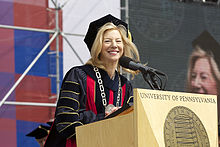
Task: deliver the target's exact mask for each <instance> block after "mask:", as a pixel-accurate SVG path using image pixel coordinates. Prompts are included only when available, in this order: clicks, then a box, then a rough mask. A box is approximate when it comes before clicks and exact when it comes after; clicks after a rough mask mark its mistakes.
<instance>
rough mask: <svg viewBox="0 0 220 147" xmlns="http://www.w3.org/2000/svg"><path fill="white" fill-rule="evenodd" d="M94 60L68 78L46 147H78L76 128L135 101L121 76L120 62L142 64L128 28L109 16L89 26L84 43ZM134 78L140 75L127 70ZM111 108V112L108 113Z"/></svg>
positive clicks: (72, 72)
mask: <svg viewBox="0 0 220 147" xmlns="http://www.w3.org/2000/svg"><path fill="white" fill-rule="evenodd" d="M84 41H85V43H86V45H87V47H88V49H89V51H90V54H91V58H90V59H89V60H88V61H87V63H86V64H85V65H82V66H77V67H73V68H72V69H70V70H69V71H68V72H67V74H66V75H65V77H64V79H63V82H62V86H61V90H60V96H59V100H58V103H57V107H56V112H55V120H54V123H53V126H52V129H51V131H50V134H49V136H48V138H47V140H46V143H45V147H66V146H71V147H74V146H76V133H75V127H77V126H80V125H83V124H87V123H91V122H94V121H98V120H101V119H103V118H104V117H105V116H106V115H109V114H110V113H112V112H113V111H116V110H117V109H119V108H120V107H122V106H124V105H127V104H128V103H129V102H131V101H132V97H133V88H132V85H131V83H130V82H129V81H128V80H127V79H126V78H125V77H124V76H122V75H120V73H119V68H120V66H119V64H118V61H119V58H120V57H121V56H128V57H130V58H132V59H134V60H136V61H139V53H138V50H137V48H136V46H135V45H134V43H133V42H132V41H131V35H130V34H129V31H128V25H127V24H126V23H125V22H123V21H121V20H120V19H118V18H116V17H114V16H112V15H110V14H109V15H106V16H104V17H102V18H100V19H98V20H96V21H93V22H91V23H90V25H89V29H88V31H87V34H86V36H85V39H84ZM123 69H124V70H125V71H126V72H130V73H131V74H132V75H135V74H136V73H137V72H135V71H132V70H129V69H125V68H123ZM108 105H111V106H113V107H110V112H107V111H106V108H107V109H108V107H109V106H108Z"/></svg>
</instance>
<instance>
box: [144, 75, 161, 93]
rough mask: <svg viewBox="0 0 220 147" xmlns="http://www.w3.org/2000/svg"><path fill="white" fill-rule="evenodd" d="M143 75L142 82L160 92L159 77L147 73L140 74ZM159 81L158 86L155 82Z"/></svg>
mask: <svg viewBox="0 0 220 147" xmlns="http://www.w3.org/2000/svg"><path fill="white" fill-rule="evenodd" d="M141 73H142V75H143V78H144V80H145V81H146V82H147V83H148V85H149V86H150V87H151V89H153V90H162V80H161V79H160V77H159V76H158V75H157V74H156V73H155V72H154V73H148V72H141ZM148 75H149V77H148ZM158 79H159V80H160V83H161V84H160V85H159V84H158V81H157V80H158Z"/></svg>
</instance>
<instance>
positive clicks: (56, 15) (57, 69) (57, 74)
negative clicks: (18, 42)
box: [55, 0, 60, 101]
mask: <svg viewBox="0 0 220 147" xmlns="http://www.w3.org/2000/svg"><path fill="white" fill-rule="evenodd" d="M55 9H56V11H55V21H56V28H55V30H56V31H57V32H59V33H60V28H59V10H60V7H59V5H58V1H57V0H56V1H55ZM59 60H60V53H59V36H57V37H56V93H57V100H58V97H59V91H60V61H59ZM57 100H56V101H57Z"/></svg>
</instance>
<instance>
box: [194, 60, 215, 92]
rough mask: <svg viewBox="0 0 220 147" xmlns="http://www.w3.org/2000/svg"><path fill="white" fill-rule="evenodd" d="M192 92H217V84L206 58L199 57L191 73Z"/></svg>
mask: <svg viewBox="0 0 220 147" xmlns="http://www.w3.org/2000/svg"><path fill="white" fill-rule="evenodd" d="M191 87H192V92H195V93H201V94H215V95H216V94H217V84H216V81H215V79H214V77H213V74H212V72H211V67H210V64H209V61H208V59H207V58H199V59H198V60H197V61H196V62H195V65H194V68H193V70H192V73H191Z"/></svg>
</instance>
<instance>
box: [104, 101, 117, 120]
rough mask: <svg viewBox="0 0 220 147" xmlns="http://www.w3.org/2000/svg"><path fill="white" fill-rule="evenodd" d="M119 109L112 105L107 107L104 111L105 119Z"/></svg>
mask: <svg viewBox="0 0 220 147" xmlns="http://www.w3.org/2000/svg"><path fill="white" fill-rule="evenodd" d="M120 108H121V107H115V106H114V105H112V104H110V105H108V106H107V107H106V109H105V117H107V116H108V115H110V114H112V113H113V112H115V111H117V110H118V109H120Z"/></svg>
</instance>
